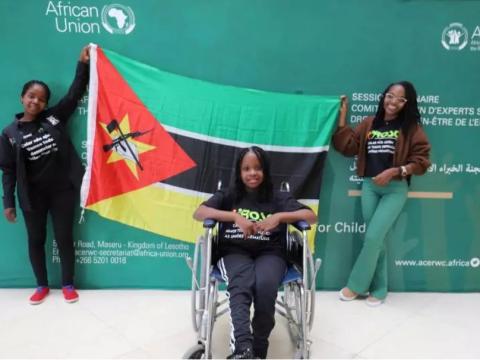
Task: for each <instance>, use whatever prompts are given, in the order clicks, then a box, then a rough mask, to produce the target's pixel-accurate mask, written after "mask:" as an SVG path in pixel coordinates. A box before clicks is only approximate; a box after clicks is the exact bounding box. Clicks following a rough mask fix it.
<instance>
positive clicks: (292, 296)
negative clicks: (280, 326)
mask: <svg viewBox="0 0 480 360" xmlns="http://www.w3.org/2000/svg"><path fill="white" fill-rule="evenodd" d="M284 291H285V295H284V302H285V310H286V313H287V320H288V334H289V335H290V339H291V341H292V343H293V344H294V345H297V344H298V343H299V342H300V341H301V339H302V303H301V295H300V294H301V291H300V285H299V284H298V283H289V284H287V285H286V286H285V289H284Z"/></svg>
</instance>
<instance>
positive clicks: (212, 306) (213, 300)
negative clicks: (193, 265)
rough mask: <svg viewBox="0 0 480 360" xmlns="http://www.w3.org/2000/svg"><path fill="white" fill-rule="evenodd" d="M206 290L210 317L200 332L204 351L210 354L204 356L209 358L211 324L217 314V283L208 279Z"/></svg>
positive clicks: (210, 351)
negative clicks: (203, 329) (202, 331)
mask: <svg viewBox="0 0 480 360" xmlns="http://www.w3.org/2000/svg"><path fill="white" fill-rule="evenodd" d="M208 292H209V299H208V305H207V307H208V309H207V311H208V313H209V314H210V317H209V319H208V320H206V321H207V322H206V324H204V326H205V331H204V333H203V334H202V337H203V338H204V339H205V348H204V353H207V354H210V355H209V356H207V357H206V358H211V357H212V356H211V353H212V334H213V326H214V325H215V317H216V316H217V295H218V285H217V282H216V281H210V284H209V289H208Z"/></svg>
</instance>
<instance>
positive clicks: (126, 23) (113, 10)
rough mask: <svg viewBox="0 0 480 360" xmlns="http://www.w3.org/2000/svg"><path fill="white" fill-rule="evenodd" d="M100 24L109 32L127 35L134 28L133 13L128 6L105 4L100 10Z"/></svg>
mask: <svg viewBox="0 0 480 360" xmlns="http://www.w3.org/2000/svg"><path fill="white" fill-rule="evenodd" d="M102 25H103V27H104V28H105V30H107V31H108V32H109V33H110V34H122V35H128V34H130V33H131V32H132V31H133V29H134V28H135V14H134V13H133V11H132V9H131V8H130V7H129V6H124V5H120V4H111V5H106V6H105V7H104V8H103V10H102Z"/></svg>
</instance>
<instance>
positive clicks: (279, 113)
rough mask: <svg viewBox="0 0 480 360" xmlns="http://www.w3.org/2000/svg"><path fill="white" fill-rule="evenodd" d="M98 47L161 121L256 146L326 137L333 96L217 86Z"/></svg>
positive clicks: (307, 143) (311, 143)
mask: <svg viewBox="0 0 480 360" xmlns="http://www.w3.org/2000/svg"><path fill="white" fill-rule="evenodd" d="M104 52H105V54H106V55H107V56H108V58H109V59H110V61H111V62H112V63H113V64H114V66H115V67H116V68H117V70H118V71H119V72H120V74H121V75H122V76H123V77H124V79H125V80H126V81H127V82H128V84H129V85H130V86H131V87H132V89H133V90H134V91H135V93H136V94H137V95H138V96H139V98H140V99H141V100H142V102H143V103H144V104H145V106H146V107H147V108H148V109H149V110H150V112H152V114H153V115H154V116H155V117H156V118H157V120H158V121H159V122H160V123H161V124H162V125H165V126H171V127H174V128H177V129H182V130H185V131H188V132H192V133H197V134H203V135H207V136H211V137H214V138H221V139H226V140H233V141H240V142H245V143H256V144H260V145H266V144H269V145H273V146H282V147H300V148H306V147H322V146H327V145H328V144H329V142H330V138H331V135H332V131H333V128H334V124H335V122H336V117H337V113H338V108H339V99H338V97H333V96H330V97H325V96H305V95H294V94H280V93H272V92H266V91H259V90H252V89H244V88H235V87H231V86H223V85H217V84H213V83H209V82H205V81H200V80H195V79H191V78H187V77H183V76H179V75H175V74H171V73H167V72H164V71H160V70H158V69H156V68H153V67H151V66H148V65H145V64H142V63H139V62H137V61H134V60H131V59H128V58H125V57H123V56H121V55H118V54H116V53H114V52H112V51H109V50H104ZM206 124H207V125H208V126H206Z"/></svg>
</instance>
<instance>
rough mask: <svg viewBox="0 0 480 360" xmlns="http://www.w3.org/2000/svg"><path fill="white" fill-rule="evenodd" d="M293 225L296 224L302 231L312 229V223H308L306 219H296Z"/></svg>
mask: <svg viewBox="0 0 480 360" xmlns="http://www.w3.org/2000/svg"><path fill="white" fill-rule="evenodd" d="M291 225H292V226H294V227H295V228H296V229H297V230H300V231H306V230H310V229H311V227H310V224H309V223H307V222H306V221H305V220H299V221H296V222H294V223H292V224H291Z"/></svg>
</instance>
